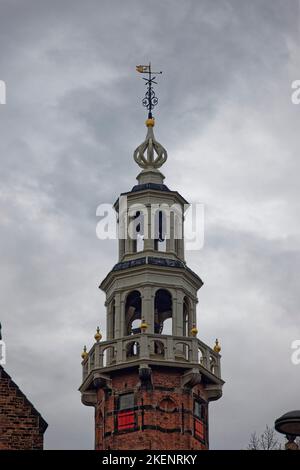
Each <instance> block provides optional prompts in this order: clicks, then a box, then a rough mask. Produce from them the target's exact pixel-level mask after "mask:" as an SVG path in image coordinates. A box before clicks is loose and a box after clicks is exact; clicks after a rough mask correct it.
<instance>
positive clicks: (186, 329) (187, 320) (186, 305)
mask: <svg viewBox="0 0 300 470" xmlns="http://www.w3.org/2000/svg"><path fill="white" fill-rule="evenodd" d="M191 329H192V318H191V304H190V301H189V299H188V298H187V297H184V299H183V328H182V331H183V336H189V335H190V332H191Z"/></svg>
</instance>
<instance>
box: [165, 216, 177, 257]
mask: <svg viewBox="0 0 300 470" xmlns="http://www.w3.org/2000/svg"><path fill="white" fill-rule="evenodd" d="M174 217H175V216H174V212H170V232H169V238H167V243H166V250H167V251H169V252H175V230H174Z"/></svg>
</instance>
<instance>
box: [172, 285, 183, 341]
mask: <svg viewBox="0 0 300 470" xmlns="http://www.w3.org/2000/svg"><path fill="white" fill-rule="evenodd" d="M173 292H174V291H173ZM183 298H184V293H183V292H182V291H181V290H178V289H177V290H176V291H175V295H174V296H173V305H172V316H173V321H172V334H173V335H174V336H183Z"/></svg>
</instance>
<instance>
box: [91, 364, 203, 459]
mask: <svg viewBox="0 0 300 470" xmlns="http://www.w3.org/2000/svg"><path fill="white" fill-rule="evenodd" d="M197 377H199V374H197ZM97 380H98V383H95V382H97ZM95 382H94V383H95V385H96V388H97V392H96V397H95V398H96V399H95V403H94V406H95V425H96V429H95V436H96V437H95V448H96V449H98V450H131V449H134V450H151V449H153V450H179V449H180V450H192V449H195V450H202V449H203V450H206V449H208V398H209V397H208V396H207V392H206V390H205V386H204V385H203V384H202V383H197V380H196V381H195V378H194V375H193V372H191V371H190V372H186V371H185V370H184V369H179V368H174V367H157V366H151V369H150V367H148V366H145V367H144V368H143V366H141V367H140V368H138V367H135V368H134V367H132V368H130V369H121V370H118V371H116V372H115V373H110V377H109V379H108V380H103V378H99V379H96V380H95ZM195 382H196V383H195Z"/></svg>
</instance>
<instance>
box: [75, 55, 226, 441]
mask: <svg viewBox="0 0 300 470" xmlns="http://www.w3.org/2000/svg"><path fill="white" fill-rule="evenodd" d="M137 71H138V72H140V73H142V74H146V76H147V78H144V79H145V80H146V85H147V91H146V94H145V98H144V100H143V104H144V106H146V107H147V108H148V118H147V120H146V127H147V135H146V138H145V140H144V142H142V144H140V145H139V146H138V147H137V148H136V150H135V151H134V154H133V157H134V160H135V161H136V163H137V164H138V165H139V166H140V168H141V171H140V173H139V175H138V176H137V184H136V185H135V186H133V188H132V189H131V191H128V192H126V193H122V194H121V195H120V197H119V198H118V200H117V201H116V202H115V205H114V208H115V211H116V214H117V223H118V239H119V256H118V262H117V263H116V264H115V266H114V267H113V268H112V270H111V271H110V272H109V273H108V274H107V276H106V277H105V279H104V280H103V281H102V282H101V284H100V288H101V289H102V290H103V291H104V292H105V294H106V302H105V305H106V340H105V341H102V336H101V333H100V331H99V328H98V329H97V332H96V334H95V340H96V342H95V343H94V345H93V346H92V347H91V349H90V350H89V351H87V350H86V347H85V348H84V351H83V353H82V359H83V361H82V367H83V379H82V384H81V386H80V389H79V390H80V392H81V396H82V402H83V404H85V405H88V406H93V407H94V408H95V448H96V449H98V450H109V449H111V450H127V449H135V450H137V449H141V450H150V449H152V450H179V449H185V450H189V449H191V450H192V449H208V448H209V433H208V429H209V427H208V405H209V402H210V401H213V400H217V399H219V398H220V397H221V395H222V386H223V383H224V382H223V380H222V379H221V370H220V354H219V353H220V346H219V344H218V341H217V340H216V344H215V346H214V348H210V347H209V346H207V345H206V344H204V343H203V342H202V341H201V339H199V338H198V337H197V334H198V330H197V315H196V305H197V292H198V290H199V289H200V288H201V286H202V284H203V282H202V280H201V279H200V277H199V276H198V275H197V274H196V273H194V272H193V271H192V270H191V269H190V268H188V266H187V264H186V262H185V253H184V213H185V211H186V209H187V207H188V202H187V201H186V200H185V199H184V198H183V197H182V196H181V195H180V194H179V193H178V192H177V191H173V190H170V189H169V188H168V187H167V186H166V185H165V184H164V175H163V174H162V173H161V171H160V168H161V166H162V165H163V164H164V163H165V161H166V160H167V151H166V150H165V148H164V147H163V146H162V145H161V144H160V143H159V142H158V141H157V140H156V139H155V136H154V124H155V121H154V118H153V116H152V109H153V107H154V106H155V104H156V103H157V98H156V96H155V93H154V90H153V84H155V83H156V82H155V81H154V79H155V77H153V72H152V71H151V65H150V64H149V65H148V66H138V67H137ZM156 73H157V72H156ZM160 73H161V72H160Z"/></svg>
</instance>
